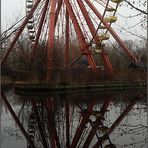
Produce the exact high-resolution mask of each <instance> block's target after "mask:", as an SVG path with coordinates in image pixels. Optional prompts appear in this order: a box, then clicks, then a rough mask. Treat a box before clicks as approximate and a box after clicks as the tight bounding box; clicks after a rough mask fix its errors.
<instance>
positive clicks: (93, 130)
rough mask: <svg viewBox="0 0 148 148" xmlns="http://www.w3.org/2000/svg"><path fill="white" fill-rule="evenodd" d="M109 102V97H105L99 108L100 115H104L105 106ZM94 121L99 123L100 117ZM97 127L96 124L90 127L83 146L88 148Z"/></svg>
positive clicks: (106, 106)
mask: <svg viewBox="0 0 148 148" xmlns="http://www.w3.org/2000/svg"><path fill="white" fill-rule="evenodd" d="M109 103H110V99H108V98H107V99H106V100H105V102H104V104H103V106H102V108H101V110H100V112H101V113H102V117H103V116H104V114H105V111H106V110H107V108H108V106H109ZM95 122H96V123H99V124H101V118H97V119H96V121H95ZM97 128H98V126H95V127H92V128H91V131H90V132H89V135H88V136H87V139H86V141H85V143H84V145H83V148H88V147H89V145H90V143H91V141H92V140H93V138H94V136H95V134H96V130H97Z"/></svg>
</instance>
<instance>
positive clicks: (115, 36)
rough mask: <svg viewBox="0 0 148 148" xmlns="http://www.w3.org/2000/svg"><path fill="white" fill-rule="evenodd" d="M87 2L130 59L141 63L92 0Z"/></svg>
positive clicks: (86, 0)
mask: <svg viewBox="0 0 148 148" xmlns="http://www.w3.org/2000/svg"><path fill="white" fill-rule="evenodd" d="M85 2H86V3H87V4H88V6H89V7H90V8H91V9H92V11H93V12H94V13H95V14H96V16H97V17H98V18H99V19H100V20H102V23H103V24H104V25H105V26H106V27H107V29H108V30H109V32H110V33H111V35H112V36H113V37H114V39H115V40H116V41H117V42H118V44H119V45H120V46H121V47H122V49H123V50H124V51H125V53H126V54H127V55H128V57H129V58H130V60H132V61H134V62H135V63H139V60H138V59H137V58H136V56H135V55H134V54H133V53H132V52H131V50H129V49H128V48H127V47H126V46H125V43H124V42H123V41H122V40H121V39H120V37H119V36H118V34H117V33H116V32H115V31H114V30H113V29H112V28H111V27H110V25H109V24H108V23H107V22H106V21H105V20H104V19H103V17H102V15H101V14H100V12H99V11H98V10H97V9H96V7H95V6H94V5H93V4H92V2H91V1H90V0H85Z"/></svg>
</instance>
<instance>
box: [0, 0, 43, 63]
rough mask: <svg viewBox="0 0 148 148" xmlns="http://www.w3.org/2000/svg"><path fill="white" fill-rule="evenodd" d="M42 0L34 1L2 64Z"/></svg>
mask: <svg viewBox="0 0 148 148" xmlns="http://www.w3.org/2000/svg"><path fill="white" fill-rule="evenodd" d="M40 1H41V0H36V2H35V3H34V5H33V7H32V9H31V11H30V12H29V13H28V15H27V16H26V18H25V20H24V21H23V23H22V25H21V26H20V27H19V28H18V31H17V32H16V34H15V37H14V38H13V40H12V42H11V44H10V45H9V47H8V48H7V51H6V54H5V55H4V57H3V58H2V60H1V65H3V64H4V62H5V60H6V59H7V57H8V56H9V54H10V52H11V50H12V48H13V47H14V45H15V43H16V41H17V40H18V38H19V36H20V35H21V33H22V31H23V30H24V28H25V26H26V25H27V23H28V20H29V19H30V17H31V16H32V15H33V12H34V11H35V9H36V8H37V6H38V4H39V3H40Z"/></svg>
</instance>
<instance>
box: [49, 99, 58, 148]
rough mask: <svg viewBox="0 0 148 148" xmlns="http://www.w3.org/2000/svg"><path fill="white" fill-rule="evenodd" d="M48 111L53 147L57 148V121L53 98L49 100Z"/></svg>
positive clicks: (50, 138)
mask: <svg viewBox="0 0 148 148" xmlns="http://www.w3.org/2000/svg"><path fill="white" fill-rule="evenodd" d="M47 112H48V122H49V123H48V128H49V134H50V135H49V136H50V137H49V140H50V144H51V147H52V148H56V141H55V127H54V126H55V125H54V124H55V123H54V114H53V100H52V98H49V99H48V100H47Z"/></svg>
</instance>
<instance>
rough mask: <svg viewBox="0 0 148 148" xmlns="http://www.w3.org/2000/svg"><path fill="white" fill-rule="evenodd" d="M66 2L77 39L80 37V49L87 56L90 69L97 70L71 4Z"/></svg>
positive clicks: (66, 0)
mask: <svg viewBox="0 0 148 148" xmlns="http://www.w3.org/2000/svg"><path fill="white" fill-rule="evenodd" d="M64 2H65V5H66V8H67V10H68V13H69V16H70V17H71V20H72V22H73V25H74V28H75V31H76V34H77V37H78V41H79V45H80V49H81V51H82V52H83V54H85V55H86V57H87V59H88V63H89V65H90V67H91V68H92V69H94V70H95V68H96V64H95V61H94V59H93V57H92V55H91V54H90V52H89V50H88V45H87V43H86V41H85V38H84V36H83V33H82V31H81V28H80V26H79V24H78V21H77V19H76V16H75V14H74V12H73V9H72V7H71V4H70V3H69V0H64Z"/></svg>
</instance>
